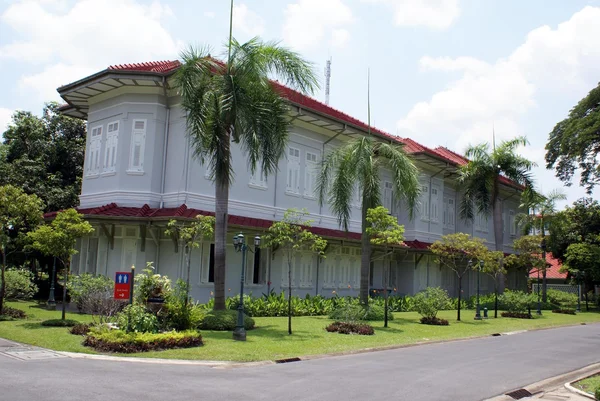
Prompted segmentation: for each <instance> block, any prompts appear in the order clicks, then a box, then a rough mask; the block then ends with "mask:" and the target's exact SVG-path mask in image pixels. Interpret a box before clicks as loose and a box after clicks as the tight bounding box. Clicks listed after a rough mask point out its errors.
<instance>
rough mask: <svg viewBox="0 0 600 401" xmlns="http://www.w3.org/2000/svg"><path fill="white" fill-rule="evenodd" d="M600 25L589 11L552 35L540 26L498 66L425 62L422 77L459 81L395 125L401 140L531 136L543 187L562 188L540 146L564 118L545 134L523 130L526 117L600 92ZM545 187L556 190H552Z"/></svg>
mask: <svg viewBox="0 0 600 401" xmlns="http://www.w3.org/2000/svg"><path fill="white" fill-rule="evenodd" d="M599 19H600V8H593V7H586V8H584V9H583V10H581V11H579V12H577V13H576V14H574V15H573V16H572V17H571V18H570V19H569V20H568V21H566V22H564V23H561V24H559V25H558V27H557V28H555V29H552V28H550V27H548V26H543V27H540V28H537V29H535V30H533V31H531V32H530V33H529V34H528V35H527V38H526V40H525V42H524V43H523V44H522V45H520V46H519V47H517V48H516V49H515V50H514V51H513V52H512V53H511V54H510V55H508V56H507V57H505V58H500V59H498V60H497V61H496V62H494V63H486V62H485V61H483V60H478V59H476V58H472V57H458V58H453V59H452V58H448V57H440V58H432V57H423V58H422V59H421V60H420V67H421V70H422V71H425V72H432V71H434V72H435V71H441V72H448V71H453V72H459V73H460V74H461V75H460V77H459V78H457V79H455V80H453V81H450V82H449V84H447V86H446V87H445V88H444V89H442V90H440V91H438V92H437V93H435V94H434V95H432V96H431V98H430V99H429V100H427V101H422V102H419V103H417V104H415V105H414V106H413V107H412V109H411V110H410V111H409V112H408V114H407V115H406V116H405V117H404V118H402V119H401V120H400V121H399V122H398V129H399V131H400V134H401V135H407V136H416V135H418V138H419V140H420V141H422V142H424V143H425V144H428V145H430V146H435V145H440V144H442V145H447V146H449V147H450V148H453V149H455V150H458V151H463V150H464V148H465V147H466V146H467V145H468V144H469V143H479V142H483V141H491V138H492V127H495V132H496V138H497V140H502V139H507V138H511V137H514V136H515V135H523V134H527V136H528V139H529V140H530V142H531V144H532V148H531V149H526V150H523V152H524V154H526V155H528V156H530V157H532V159H533V160H535V161H536V162H537V163H538V165H539V166H540V167H539V168H538V169H537V170H536V174H537V175H538V176H539V178H538V181H544V182H546V181H548V180H550V181H551V182H554V183H556V185H555V186H559V185H560V184H559V183H557V182H556V180H554V179H552V178H551V177H552V176H553V173H552V172H551V171H545V170H544V168H543V167H544V166H545V163H544V159H543V155H544V149H543V147H544V145H545V142H546V140H547V134H548V132H549V131H550V129H551V128H552V126H553V125H554V124H555V123H556V122H557V121H558V120H559V119H560V118H562V117H563V116H561V115H555V114H549V115H547V116H544V117H543V118H546V119H547V120H546V121H544V125H545V126H547V127H549V128H548V130H547V131H543V132H525V130H526V126H527V124H526V122H527V118H528V113H531V112H536V111H539V110H540V108H541V109H546V108H547V107H549V106H550V105H551V103H550V102H551V99H552V97H561V98H565V97H567V98H569V99H573V101H574V102H576V101H577V100H579V99H580V98H581V97H582V95H584V94H586V93H587V91H588V90H589V89H590V88H592V87H594V86H596V84H597V80H598V76H597V66H598V65H599V64H600V24H598V23H597V21H598V20H599ZM573 104H574V103H573ZM564 115H566V110H565V111H564ZM449 138H450V139H449ZM448 141H450V142H448ZM545 186H546V187H548V188H547V189H548V190H549V189H551V188H550V184H546V185H545Z"/></svg>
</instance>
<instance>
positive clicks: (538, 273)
mask: <svg viewBox="0 0 600 401" xmlns="http://www.w3.org/2000/svg"><path fill="white" fill-rule="evenodd" d="M540 248H542V263H544V265H545V264H546V238H542V243H541V244H540ZM540 270H541V268H538V272H537V276H538V277H537V296H538V305H537V314H538V315H541V314H542V302H541V300H540Z"/></svg>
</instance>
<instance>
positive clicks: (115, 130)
mask: <svg viewBox="0 0 600 401" xmlns="http://www.w3.org/2000/svg"><path fill="white" fill-rule="evenodd" d="M105 143H106V146H105V147H104V172H113V171H115V169H116V165H117V145H118V143H119V122H118V121H117V122H114V123H110V124H108V127H107V129H106V141H105Z"/></svg>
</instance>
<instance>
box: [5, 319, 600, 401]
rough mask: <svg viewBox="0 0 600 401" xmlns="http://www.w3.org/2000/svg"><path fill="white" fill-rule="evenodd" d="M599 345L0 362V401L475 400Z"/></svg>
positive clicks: (578, 359)
mask: <svg viewBox="0 0 600 401" xmlns="http://www.w3.org/2000/svg"><path fill="white" fill-rule="evenodd" d="M599 346H600V324H594V325H587V326H576V327H568V328H560V329H553V330H544V331H537V332H529V333H520V334H514V335H509V336H502V337H486V338H482V339H475V340H468V341H458V342H450V343H441V344H431V345H423V346H417V347H411V348H404V349H398V350H392V351H383V352H373V353H366V354H359V355H348V356H341V357H335V358H324V359H317V360H312V361H302V362H294V363H288V364H280V365H265V366H255V367H243V368H229V369H222V368H211V367H207V366H190V365H157V364H146V363H137V362H133V363H132V362H121V361H119V362H116V361H101V360H88V359H72V358H57V359H46V360H28V361H22V360H16V359H13V358H9V357H7V356H5V355H2V354H0V401H21V400H23V401H30V400H36V399H43V400H44V401H55V400H56V401H70V400H77V401H80V400H85V401H95V400H102V401H105V400H127V401H142V400H144V401H155V400H156V401H159V400H160V401H165V400H177V401H188V400H194V401H197V400H228V401H237V400H244V401H246V400H269V401H272V400H318V401H323V400H361V401H364V400H377V399H378V400H411V401H419V400H424V401H425V400H427V401H437V400H451V401H469V400H481V399H484V398H488V397H492V396H494V395H497V394H501V393H503V392H506V391H508V390H511V389H514V388H518V387H521V386H525V385H527V384H530V383H533V382H536V381H539V380H541V379H545V378H548V377H552V376H555V375H558V374H561V373H565V372H568V371H571V370H575V369H577V368H580V367H583V366H586V365H588V364H592V363H596V362H600V352H598V351H599ZM0 351H2V350H1V349H0Z"/></svg>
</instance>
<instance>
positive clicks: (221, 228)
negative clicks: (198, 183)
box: [214, 179, 229, 310]
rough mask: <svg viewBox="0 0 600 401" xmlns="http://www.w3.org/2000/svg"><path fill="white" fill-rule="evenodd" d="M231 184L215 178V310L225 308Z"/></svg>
mask: <svg viewBox="0 0 600 401" xmlns="http://www.w3.org/2000/svg"><path fill="white" fill-rule="evenodd" d="M228 202H229V185H228V184H222V183H220V180H219V179H217V180H215V270H214V274H215V276H214V278H215V310H225V269H226V252H227V210H228Z"/></svg>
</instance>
